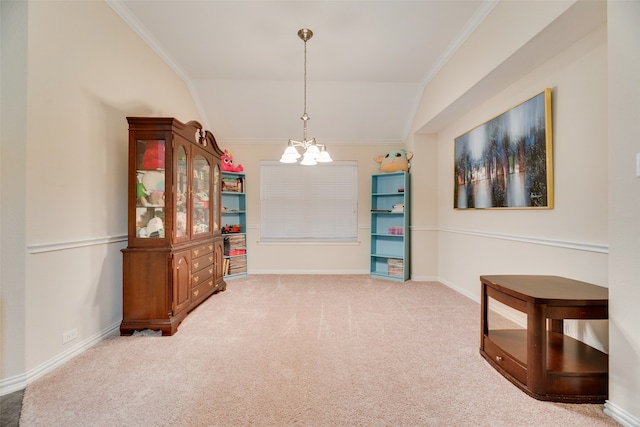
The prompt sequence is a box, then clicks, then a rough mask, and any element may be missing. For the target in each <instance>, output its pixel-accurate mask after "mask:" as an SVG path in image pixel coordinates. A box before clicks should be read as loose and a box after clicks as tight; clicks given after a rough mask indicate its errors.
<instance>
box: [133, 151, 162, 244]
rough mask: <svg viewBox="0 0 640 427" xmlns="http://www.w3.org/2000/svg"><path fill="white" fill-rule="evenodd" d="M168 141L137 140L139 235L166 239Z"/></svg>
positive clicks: (137, 222)
mask: <svg viewBox="0 0 640 427" xmlns="http://www.w3.org/2000/svg"><path fill="white" fill-rule="evenodd" d="M164 150H165V141H164V140H157V139H153V140H149V139H138V140H136V176H137V185H136V237H139V238H149V239H162V238H164V222H165V204H164V202H165V196H164V190H165V188H164V183H165V175H164V174H165V164H164V162H165V153H164Z"/></svg>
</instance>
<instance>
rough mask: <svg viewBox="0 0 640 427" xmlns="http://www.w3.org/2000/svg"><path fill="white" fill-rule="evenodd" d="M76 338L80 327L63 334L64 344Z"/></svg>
mask: <svg viewBox="0 0 640 427" xmlns="http://www.w3.org/2000/svg"><path fill="white" fill-rule="evenodd" d="M76 338H78V328H74V329H72V330H70V331H67V332H65V333H64V334H62V344H66V343H68V342H69V341H73V340H75V339H76Z"/></svg>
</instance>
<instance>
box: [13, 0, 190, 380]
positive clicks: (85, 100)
mask: <svg viewBox="0 0 640 427" xmlns="http://www.w3.org/2000/svg"><path fill="white" fill-rule="evenodd" d="M2 3H3V7H2V12H3V17H2V18H3V35H4V28H5V26H4V20H5V19H9V20H11V22H12V23H13V25H14V28H13V29H12V31H14V33H13V34H20V32H22V33H23V34H25V40H28V47H27V45H25V50H24V55H25V60H24V61H22V62H18V63H19V64H21V69H19V70H18V71H15V72H14V74H13V75H6V76H5V75H4V74H3V76H2V77H3V87H4V86H5V78H6V77H10V78H12V81H11V82H12V83H14V82H16V81H17V82H19V81H20V79H17V80H14V79H15V77H16V76H20V77H21V78H22V79H24V80H25V85H24V87H25V91H26V92H22V93H15V92H10V93H9V92H8V94H9V96H11V97H12V99H7V98H5V93H3V99H2V101H3V104H2V106H3V111H2V117H3V121H4V120H5V119H6V118H9V117H10V116H9V113H11V112H12V111H10V109H9V108H6V107H7V106H12V107H13V106H15V105H24V106H25V109H26V117H24V116H23V117H22V119H21V120H22V122H21V123H14V122H13V121H12V127H13V128H16V129H17V131H16V132H14V135H11V137H16V139H15V140H14V141H7V140H5V133H4V132H3V143H2V156H3V157H2V158H3V159H4V161H3V164H2V165H3V166H2V173H3V179H2V190H3V199H2V208H3V209H2V213H3V218H4V219H6V221H3V223H2V246H3V258H2V294H3V300H2V305H3V307H7V306H10V307H11V310H7V309H3V322H2V339H3V343H2V344H3V345H2V354H3V358H2V380H3V389H4V388H5V387H4V386H5V385H7V388H12V387H14V386H17V387H18V388H24V382H25V381H29V380H31V379H33V378H35V377H37V376H38V375H40V374H41V373H42V372H46V371H48V370H50V369H52V368H53V367H55V366H56V365H57V364H59V363H61V362H62V361H64V360H66V358H68V357H69V355H72V354H73V353H74V351H78V350H77V348H76V346H78V345H79V344H80V345H85V346H86V345H88V344H90V343H91V342H92V341H95V340H98V339H100V338H101V337H102V335H103V334H105V333H109V332H111V331H113V330H114V328H116V327H117V326H118V325H119V322H120V320H121V317H122V309H121V301H122V291H121V289H122V261H121V259H122V254H121V253H120V249H121V248H123V247H124V246H125V245H126V241H125V240H124V238H125V236H126V231H127V217H126V210H127V205H126V200H127V197H126V193H127V144H128V140H127V122H126V117H127V116H170V117H176V118H178V119H179V120H182V121H188V120H199V115H198V111H197V109H196V107H195V105H194V102H193V99H192V98H191V95H190V93H189V90H188V88H187V86H186V84H185V83H184V82H183V81H182V80H181V79H180V78H179V77H178V76H177V75H176V74H175V73H174V72H173V71H172V70H171V69H170V68H169V67H168V66H167V65H166V64H165V63H164V62H163V61H162V60H161V59H160V58H159V57H158V56H157V55H156V54H155V53H154V52H153V51H152V49H151V48H150V47H149V46H147V45H146V44H145V43H144V42H143V41H142V40H141V39H140V38H139V37H138V36H137V35H136V34H135V33H134V32H133V31H132V30H131V29H130V28H129V27H128V26H127V25H126V24H125V23H124V22H123V21H122V19H121V18H120V17H118V16H117V15H116V14H115V12H114V11H113V10H112V9H111V8H110V7H109V6H108V5H107V4H106V3H104V2H28V3H27V2H2ZM5 3H9V4H12V3H18V4H22V6H23V7H22V10H19V11H14V12H12V15H9V16H5V13H7V15H8V13H9V12H8V11H10V10H12V9H11V8H10V7H9V6H5ZM18 13H23V14H24V19H23V20H22V21H20V20H19V19H18V20H15V19H14V18H17V17H19V14H18ZM16 14H18V15H16ZM16 22H17V23H19V24H21V25H20V26H17V27H16ZM16 31H17V32H16ZM20 41H21V40H20V39H19V38H17V37H10V38H6V37H3V45H2V46H3V52H2V54H3V58H2V59H3V61H2V63H3V65H4V64H5V63H6V60H7V59H9V58H7V57H6V56H5V55H8V54H9V53H11V52H13V51H14V50H17V49H14V48H15V46H14V44H18V43H20ZM14 55H15V54H14ZM10 59H15V56H14V57H12V58H10ZM11 63H12V64H14V68H15V63H14V62H13V61H12V62H11ZM3 69H4V68H3ZM11 118H12V119H13V118H14V117H11ZM20 129H23V130H24V132H23V134H22V135H20ZM15 147H23V149H24V159H25V160H24V161H23V162H22V163H21V164H20V163H19V162H20V157H19V156H18V157H17V158H16V160H15V161H17V162H18V164H17V165H15V161H14V162H13V163H12V162H9V163H7V157H5V156H11V155H12V154H14V152H15V150H16V148H15ZM8 172H12V175H11V180H10V182H13V183H18V185H17V186H15V187H17V188H20V187H22V188H23V189H24V192H23V193H24V195H23V196H21V195H20V194H13V193H15V191H14V190H13V187H14V185H12V187H9V186H8V182H9V180H5V179H4V176H5V175H4V174H5V173H8ZM8 197H11V198H10V199H8ZM5 202H7V203H5ZM9 203H11V204H9ZM6 206H13V207H14V208H15V211H13V210H12V213H14V212H17V214H16V218H13V219H12V218H9V217H8V215H7V213H9V210H8V209H6V208H5V207H6ZM9 219H12V221H11V222H9V221H8V220H9ZM20 221H22V225H23V226H22V228H21V223H20ZM25 246H26V247H25ZM6 253H10V255H11V257H9V256H5V255H4V254H6ZM14 258H17V260H16V259H14ZM21 264H23V265H24V268H22V267H21ZM5 279H7V280H5ZM21 279H22V280H21ZM5 295H7V296H8V297H5ZM74 328H77V330H78V338H77V339H76V340H74V341H72V342H70V343H68V344H66V345H63V344H62V334H63V333H64V332H67V331H69V330H72V329H74ZM14 331H20V332H22V333H21V334H20V336H18V334H15V333H14ZM25 372H26V373H25ZM3 392H4V390H3Z"/></svg>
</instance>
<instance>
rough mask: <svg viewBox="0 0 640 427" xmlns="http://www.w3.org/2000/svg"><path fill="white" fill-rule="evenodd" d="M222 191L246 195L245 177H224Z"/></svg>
mask: <svg viewBox="0 0 640 427" xmlns="http://www.w3.org/2000/svg"><path fill="white" fill-rule="evenodd" d="M222 191H226V192H229V193H244V177H242V176H238V177H236V176H223V177H222Z"/></svg>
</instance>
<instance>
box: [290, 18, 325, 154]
mask: <svg viewBox="0 0 640 427" xmlns="http://www.w3.org/2000/svg"><path fill="white" fill-rule="evenodd" d="M298 37H299V38H300V39H301V40H302V41H303V42H304V98H303V100H304V112H303V114H302V117H300V118H301V119H302V141H296V140H294V139H290V140H289V144H288V145H287V148H286V149H285V151H284V153H283V154H282V157H281V158H280V161H281V162H282V163H296V162H297V159H299V158H300V157H301V156H300V153H299V152H298V150H297V149H296V147H301V148H302V149H303V150H305V151H304V159H303V160H302V161H301V162H300V164H302V165H315V164H316V163H317V162H321V163H326V162H332V161H333V159H331V156H330V155H329V152H328V151H327V148H326V146H325V145H324V144H318V143H316V139H315V138H312V139H311V140H307V121H308V120H309V115H308V114H307V41H309V39H311V37H313V32H312V31H311V30H309V29H307V28H303V29H301V30H300V31H298Z"/></svg>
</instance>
